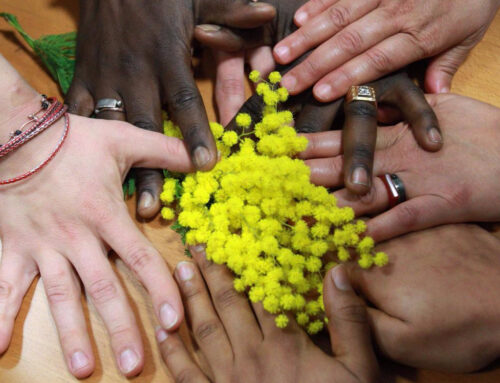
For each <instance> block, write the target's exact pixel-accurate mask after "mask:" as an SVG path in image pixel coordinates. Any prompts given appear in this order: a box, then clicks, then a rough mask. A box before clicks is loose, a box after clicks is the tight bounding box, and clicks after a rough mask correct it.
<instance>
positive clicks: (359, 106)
mask: <svg viewBox="0 0 500 383" xmlns="http://www.w3.org/2000/svg"><path fill="white" fill-rule="evenodd" d="M347 113H348V114H349V115H351V116H353V117H357V118H362V119H376V118H377V108H376V107H375V105H373V104H371V103H369V102H365V101H355V102H351V103H349V104H347Z"/></svg>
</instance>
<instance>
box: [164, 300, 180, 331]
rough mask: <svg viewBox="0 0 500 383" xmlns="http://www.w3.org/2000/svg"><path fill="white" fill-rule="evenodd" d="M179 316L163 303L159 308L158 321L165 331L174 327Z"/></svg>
mask: <svg viewBox="0 0 500 383" xmlns="http://www.w3.org/2000/svg"><path fill="white" fill-rule="evenodd" d="M178 318H179V316H178V315H177V313H176V312H175V310H174V309H173V308H172V306H170V305H169V304H168V303H164V304H163V305H162V306H161V307H160V320H161V323H162V325H163V327H164V328H165V329H167V330H168V329H170V328H172V327H174V326H175V324H176V323H177V319H178Z"/></svg>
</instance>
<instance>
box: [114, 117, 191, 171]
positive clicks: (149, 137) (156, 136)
mask: <svg viewBox="0 0 500 383" xmlns="http://www.w3.org/2000/svg"><path fill="white" fill-rule="evenodd" d="M110 123H111V124H113V125H114V126H112V127H111V126H110V127H111V129H110V133H111V134H110V135H109V138H110V140H111V142H110V146H111V150H112V152H113V153H114V155H115V158H117V159H124V162H125V164H126V166H127V167H128V168H130V167H136V168H153V169H168V170H172V171H176V172H182V173H187V172H190V171H193V170H194V165H193V163H192V162H191V159H190V156H189V152H188V150H187V148H186V145H185V143H184V141H183V140H180V139H178V138H175V137H167V136H165V135H164V134H162V133H157V132H151V131H147V130H144V129H139V128H137V127H135V126H133V125H130V124H128V123H125V122H118V121H110ZM127 170H128V169H127Z"/></svg>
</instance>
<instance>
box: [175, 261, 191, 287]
mask: <svg viewBox="0 0 500 383" xmlns="http://www.w3.org/2000/svg"><path fill="white" fill-rule="evenodd" d="M175 272H176V273H177V276H178V277H179V279H180V280H181V281H183V282H186V281H189V280H190V279H191V278H193V275H194V270H193V264H192V263H191V262H186V261H182V262H179V263H178V264H177V267H176V268H175Z"/></svg>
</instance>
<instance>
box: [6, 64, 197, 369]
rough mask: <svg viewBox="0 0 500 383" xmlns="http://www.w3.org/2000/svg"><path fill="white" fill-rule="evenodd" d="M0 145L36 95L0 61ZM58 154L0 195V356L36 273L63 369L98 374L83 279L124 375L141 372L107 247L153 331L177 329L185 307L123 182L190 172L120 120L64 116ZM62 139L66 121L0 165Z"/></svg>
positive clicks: (175, 148)
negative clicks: (134, 284)
mask: <svg viewBox="0 0 500 383" xmlns="http://www.w3.org/2000/svg"><path fill="white" fill-rule="evenodd" d="M0 84H1V85H0V87H1V90H2V91H1V92H0V137H2V140H3V139H4V137H7V134H8V132H9V131H11V130H12V127H13V126H21V124H22V123H24V122H25V121H26V119H27V117H26V116H27V115H28V114H30V113H32V112H33V111H35V110H38V108H39V107H40V95H39V94H38V93H37V92H35V91H34V90H33V89H32V88H30V87H29V86H28V85H27V84H26V83H24V81H23V80H22V79H21V78H20V77H19V75H18V74H17V73H16V72H15V70H14V69H13V68H12V67H10V66H9V64H8V63H7V62H6V61H5V60H4V59H3V57H2V56H0ZM69 120H70V131H69V135H68V137H67V140H66V142H65V144H64V146H62V148H61V150H60V151H59V153H58V154H57V156H56V157H55V158H54V159H53V160H52V162H50V163H49V164H48V165H47V167H45V168H43V169H42V170H41V171H40V172H39V173H37V174H35V175H33V176H32V177H30V178H28V179H26V180H25V181H21V182H19V183H15V184H11V185H7V186H2V187H1V188H0V206H2V212H1V216H2V219H1V220H0V237H1V249H2V255H1V263H0V353H3V352H4V351H5V350H6V349H7V347H8V345H9V342H10V339H11V336H12V330H13V326H14V321H15V318H16V315H17V313H18V311H19V308H20V306H21V303H22V300H23V297H24V295H25V294H26V291H27V290H28V288H29V286H30V284H31V283H32V281H33V279H34V277H35V276H36V275H37V274H38V273H40V275H41V279H42V281H43V284H44V287H45V292H46V294H47V298H48V301H49V304H50V308H51V311H52V315H53V318H54V321H55V324H56V327H57V329H58V333H59V339H60V342H61V345H62V348H63V352H64V356H65V359H66V363H67V365H68V368H69V370H70V371H71V373H72V374H74V375H75V376H76V377H78V378H83V377H86V376H88V375H89V374H91V373H92V371H93V370H94V366H95V361H94V355H93V352H92V347H91V343H90V340H89V336H88V334H87V328H86V323H85V319H84V315H83V310H82V307H81V298H80V295H81V288H80V280H81V281H82V282H83V285H84V286H85V290H86V291H87V293H88V296H89V298H90V299H91V300H92V302H93V303H94V305H95V307H96V309H97V311H98V312H99V314H100V315H101V317H102V319H103V321H104V323H105V325H106V327H107V328H108V332H109V334H110V337H111V345H112V348H113V351H114V353H115V356H116V361H117V364H118V367H119V368H120V370H121V372H122V373H123V374H125V375H127V376H132V375H136V374H137V373H139V372H140V371H141V370H142V366H143V363H144V352H143V347H142V343H141V339H140V332H139V329H138V327H137V324H136V321H135V318H134V314H133V312H132V310H131V308H130V305H129V303H128V301H127V297H126V295H125V292H124V290H123V288H122V287H121V285H120V282H119V279H118V278H117V276H116V275H115V274H114V272H113V269H112V268H111V266H110V264H109V262H108V260H107V252H108V248H111V249H113V250H114V251H115V252H116V253H117V254H118V255H119V256H120V257H121V258H122V259H123V261H124V262H125V263H126V264H127V265H128V266H129V267H130V268H131V269H132V270H133V271H134V272H135V273H136V275H137V277H138V278H139V280H140V281H141V282H142V283H143V284H144V286H145V287H146V289H147V290H148V292H149V294H150V295H151V298H152V301H153V306H154V310H155V313H156V315H157V316H158V318H159V320H160V323H161V324H162V326H164V327H165V328H166V329H168V330H175V329H176V328H177V327H178V326H179V324H180V323H181V321H182V318H183V308H182V302H181V299H180V295H179V291H178V289H177V285H176V284H175V282H174V280H173V278H172V277H171V274H170V272H169V270H168V268H167V266H166V263H165V262H164V260H163V259H162V258H161V256H160V254H159V253H158V251H157V250H156V249H155V248H154V247H153V246H152V244H151V243H150V242H149V241H148V240H147V238H146V237H145V236H144V235H143V234H142V233H141V232H140V231H139V230H138V229H137V227H136V225H135V224H134V222H133V221H132V219H131V218H130V216H129V214H128V211H127V208H126V205H125V203H124V199H123V191H122V186H121V184H122V181H123V179H124V177H125V175H126V174H127V172H128V170H129V169H130V168H131V167H132V166H136V167H153V168H162V169H163V168H168V169H171V170H175V171H189V170H191V169H192V165H191V162H190V160H189V155H188V152H187V150H186V148H185V146H184V144H183V142H182V141H180V140H177V139H171V138H167V137H166V136H164V135H162V134H159V133H152V132H147V131H144V130H139V129H137V128H135V127H133V126H132V125H129V124H127V123H124V122H118V121H116V122H112V121H102V120H91V119H88V118H83V117H78V116H75V115H70V117H69ZM62 131H63V120H60V121H58V123H57V124H55V125H54V126H52V127H51V128H50V129H48V130H47V131H46V132H44V133H42V134H41V135H40V136H38V137H37V138H35V139H34V140H33V141H32V142H28V143H27V144H26V145H25V146H23V147H21V148H20V149H18V150H17V151H16V152H15V153H13V154H10V155H9V156H8V157H5V158H2V159H1V160H0V174H2V178H8V177H10V176H13V175H17V174H20V173H22V172H23V171H25V170H26V169H27V168H29V167H30V166H32V165H34V164H36V163H39V162H41V160H42V159H44V158H46V156H47V155H48V153H50V151H51V150H52V147H53V146H55V143H56V142H57V140H58V139H59V137H60V135H61V133H62ZM108 246H109V247H108Z"/></svg>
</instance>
